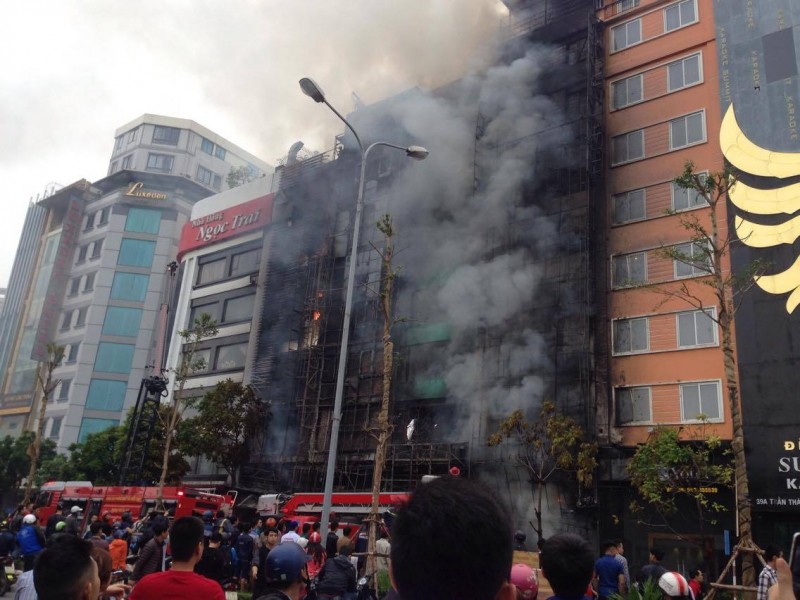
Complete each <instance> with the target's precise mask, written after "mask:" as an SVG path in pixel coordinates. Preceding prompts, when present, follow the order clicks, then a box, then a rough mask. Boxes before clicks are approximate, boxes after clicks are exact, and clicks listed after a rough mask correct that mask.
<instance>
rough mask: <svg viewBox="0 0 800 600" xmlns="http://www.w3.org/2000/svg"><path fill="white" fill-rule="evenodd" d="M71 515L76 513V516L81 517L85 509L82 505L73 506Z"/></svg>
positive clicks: (70, 510)
mask: <svg viewBox="0 0 800 600" xmlns="http://www.w3.org/2000/svg"><path fill="white" fill-rule="evenodd" d="M69 512H70V514H71V515H75V516H76V517H78V518H80V516H81V514H82V513H83V509H82V508H81V507H80V506H73V507H72V508H70V509H69Z"/></svg>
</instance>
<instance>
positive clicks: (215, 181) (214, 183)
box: [211, 173, 222, 191]
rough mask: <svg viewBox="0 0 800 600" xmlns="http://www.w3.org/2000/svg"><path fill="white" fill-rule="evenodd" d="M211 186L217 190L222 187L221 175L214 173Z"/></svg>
mask: <svg viewBox="0 0 800 600" xmlns="http://www.w3.org/2000/svg"><path fill="white" fill-rule="evenodd" d="M211 187H212V188H214V189H215V190H217V191H219V190H220V189H222V177H221V176H219V175H217V174H216V173H214V178H213V179H212V180H211Z"/></svg>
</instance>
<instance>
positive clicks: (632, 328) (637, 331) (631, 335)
mask: <svg viewBox="0 0 800 600" xmlns="http://www.w3.org/2000/svg"><path fill="white" fill-rule="evenodd" d="M613 326H614V354H632V353H634V352H646V351H647V350H648V348H649V342H648V339H647V337H648V327H647V318H644V317H642V318H638V319H618V320H616V321H614V322H613Z"/></svg>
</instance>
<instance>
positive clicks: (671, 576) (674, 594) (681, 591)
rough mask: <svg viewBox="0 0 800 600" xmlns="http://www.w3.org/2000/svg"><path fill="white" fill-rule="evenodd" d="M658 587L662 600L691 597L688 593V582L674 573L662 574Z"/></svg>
mask: <svg viewBox="0 0 800 600" xmlns="http://www.w3.org/2000/svg"><path fill="white" fill-rule="evenodd" d="M658 587H659V588H661V594H662V597H663V598H664V600H667V599H669V598H675V599H676V600H677V599H678V598H691V597H692V595H691V592H690V591H689V582H688V581H686V578H685V577H684V576H683V575H681V574H680V573H676V572H674V571H667V572H666V573H664V574H663V575H662V576H661V577H660V578H659V580H658Z"/></svg>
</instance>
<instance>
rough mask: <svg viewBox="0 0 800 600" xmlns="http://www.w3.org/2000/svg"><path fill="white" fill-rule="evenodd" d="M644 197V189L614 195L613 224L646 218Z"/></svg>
mask: <svg viewBox="0 0 800 600" xmlns="http://www.w3.org/2000/svg"><path fill="white" fill-rule="evenodd" d="M645 198H646V196H645V191H644V189H640V190H631V191H630V192H625V193H624V194H617V195H616V196H614V221H613V222H614V224H615V225H619V224H620V223H629V222H631V221H641V220H643V219H646V218H647V214H646V202H645Z"/></svg>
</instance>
